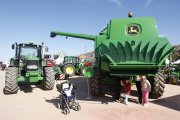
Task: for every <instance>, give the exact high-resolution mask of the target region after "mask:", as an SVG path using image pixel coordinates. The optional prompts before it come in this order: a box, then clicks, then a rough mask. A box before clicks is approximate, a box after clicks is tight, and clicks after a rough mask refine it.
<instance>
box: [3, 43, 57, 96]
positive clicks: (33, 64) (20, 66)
mask: <svg viewBox="0 0 180 120" xmlns="http://www.w3.org/2000/svg"><path fill="white" fill-rule="evenodd" d="M12 49H15V57H13V58H11V59H10V65H9V67H8V68H7V69H6V75H5V87H4V93H5V94H13V93H17V92H18V89H19V86H18V83H19V82H28V83H30V84H32V83H38V82H41V83H42V85H43V87H44V88H45V89H47V90H52V89H53V87H54V80H55V74H54V69H53V67H52V66H48V63H47V61H46V60H45V59H43V56H42V51H43V45H36V44H34V43H32V42H30V43H27V44H26V43H20V44H17V43H15V44H13V45H12ZM45 51H46V52H47V51H48V48H47V47H45Z"/></svg>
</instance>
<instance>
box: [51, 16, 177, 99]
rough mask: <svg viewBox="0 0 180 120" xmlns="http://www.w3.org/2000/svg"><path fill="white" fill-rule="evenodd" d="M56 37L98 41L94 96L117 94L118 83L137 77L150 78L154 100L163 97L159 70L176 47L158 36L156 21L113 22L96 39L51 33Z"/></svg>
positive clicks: (161, 76) (133, 19) (162, 80)
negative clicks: (144, 76)
mask: <svg viewBox="0 0 180 120" xmlns="http://www.w3.org/2000/svg"><path fill="white" fill-rule="evenodd" d="M57 35H61V36H68V37H74V38H82V39H87V40H92V41H94V42H95V58H96V66H95V67H94V75H93V76H92V77H91V82H90V86H91V93H92V94H93V95H100V94H104V93H110V94H114V92H117V91H116V90H113V89H114V88H116V86H117V84H119V82H117V81H120V80H123V79H127V78H128V79H132V78H135V77H136V76H137V75H146V76H147V79H148V80H149V81H150V83H151V85H152V90H151V93H150V97H151V98H159V97H160V96H162V95H163V92H164V88H165V80H164V76H163V75H162V73H160V72H159V68H160V67H161V66H162V65H163V63H164V61H165V59H166V58H167V57H168V56H169V55H170V54H171V52H172V51H173V49H174V48H173V47H172V45H171V44H170V43H169V41H168V40H167V38H165V37H159V35H158V31H157V26H156V22H155V19H154V18H150V17H142V18H133V17H132V16H129V18H122V19H112V20H110V22H109V24H108V25H107V27H106V28H105V29H104V30H102V31H101V32H100V33H99V35H97V36H93V35H86V34H75V33H69V32H58V31H52V32H51V37H55V36H57ZM104 86H105V87H104Z"/></svg>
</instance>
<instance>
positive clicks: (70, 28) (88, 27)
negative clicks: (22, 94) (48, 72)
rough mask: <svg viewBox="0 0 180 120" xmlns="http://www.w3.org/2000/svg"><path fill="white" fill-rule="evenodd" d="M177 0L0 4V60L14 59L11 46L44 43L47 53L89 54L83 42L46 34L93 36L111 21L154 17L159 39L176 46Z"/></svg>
mask: <svg viewBox="0 0 180 120" xmlns="http://www.w3.org/2000/svg"><path fill="white" fill-rule="evenodd" d="M179 5H180V0H0V40H1V47H0V60H5V59H9V58H10V57H13V56H14V51H13V50H11V44H12V43H14V42H18V43H20V42H29V41H34V43H38V44H40V43H41V42H42V41H44V43H45V45H46V46H48V47H49V53H52V54H54V53H58V52H59V51H62V50H63V51H66V53H67V54H68V55H77V54H81V53H85V51H92V50H93V49H94V43H93V42H92V41H86V40H83V39H75V38H70V37H69V38H68V39H65V37H56V38H50V37H49V36H50V31H52V30H58V31H66V32H75V33H85V34H92V35H97V34H98V33H99V32H100V31H101V30H102V29H104V28H105V27H106V25H107V23H108V22H109V20H110V19H112V18H126V17H127V13H128V12H129V11H132V12H133V13H134V16H135V17H146V16H147V17H155V18H156V21H157V26H158V31H159V34H160V36H166V37H167V38H168V39H169V41H170V42H171V43H172V44H180V40H179V32H180V30H179V29H180V23H179V21H180V14H179V13H178V12H179V11H180V7H179Z"/></svg>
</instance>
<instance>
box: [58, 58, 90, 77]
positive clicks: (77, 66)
mask: <svg viewBox="0 0 180 120" xmlns="http://www.w3.org/2000/svg"><path fill="white" fill-rule="evenodd" d="M90 66H92V62H91V60H89V59H84V60H82V61H80V59H79V57H76V56H65V57H64V61H63V64H62V65H60V68H61V70H62V71H63V73H64V74H66V75H67V74H69V76H73V75H75V74H77V75H84V73H85V70H86V68H87V67H90Z"/></svg>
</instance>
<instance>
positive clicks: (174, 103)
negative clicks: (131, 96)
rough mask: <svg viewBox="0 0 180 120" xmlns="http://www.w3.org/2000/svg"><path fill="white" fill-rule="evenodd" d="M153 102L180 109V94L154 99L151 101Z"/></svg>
mask: <svg viewBox="0 0 180 120" xmlns="http://www.w3.org/2000/svg"><path fill="white" fill-rule="evenodd" d="M151 103H154V104H157V105H161V106H164V107H167V108H170V109H174V110H177V111H180V94H179V95H175V96H171V97H166V98H162V99H158V100H153V101H151Z"/></svg>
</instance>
